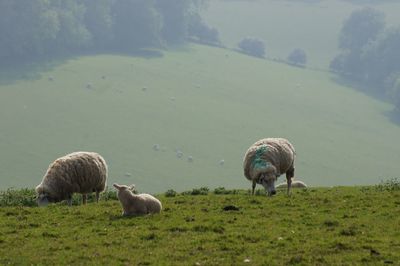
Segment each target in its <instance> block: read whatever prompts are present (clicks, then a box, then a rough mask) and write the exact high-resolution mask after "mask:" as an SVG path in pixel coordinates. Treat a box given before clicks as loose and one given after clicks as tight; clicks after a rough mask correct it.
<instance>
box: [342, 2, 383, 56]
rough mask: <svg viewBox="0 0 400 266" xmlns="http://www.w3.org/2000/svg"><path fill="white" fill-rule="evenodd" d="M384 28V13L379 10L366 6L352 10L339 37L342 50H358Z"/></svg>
mask: <svg viewBox="0 0 400 266" xmlns="http://www.w3.org/2000/svg"><path fill="white" fill-rule="evenodd" d="M384 28H385V15H384V13H382V12H381V11H378V10H376V9H373V8H370V7H366V8H363V9H360V10H356V11H353V12H352V13H351V15H350V17H349V18H348V19H347V20H346V21H345V22H344V24H343V27H342V30H341V32H340V37H339V48H340V49H342V50H350V51H360V50H362V48H363V47H364V46H365V45H366V44H367V43H368V42H370V41H373V40H375V39H376V38H377V37H378V35H379V33H381V32H382V31H383V29H384Z"/></svg>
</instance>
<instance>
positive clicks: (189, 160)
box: [187, 155, 193, 163]
mask: <svg viewBox="0 0 400 266" xmlns="http://www.w3.org/2000/svg"><path fill="white" fill-rule="evenodd" d="M187 160H188V162H189V163H192V162H193V156H191V155H189V156H188V158H187Z"/></svg>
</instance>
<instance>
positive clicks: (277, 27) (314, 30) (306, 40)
mask: <svg viewBox="0 0 400 266" xmlns="http://www.w3.org/2000/svg"><path fill="white" fill-rule="evenodd" d="M359 2H360V4H357V5H356V4H352V3H349V2H348V1H338V0H321V1H301V0H300V1H299V0H296V1H290V0H288V1H276V0H255V1H240V0H239V1H209V5H208V8H207V9H206V10H205V11H204V12H203V16H204V17H205V19H206V21H207V22H208V24H210V25H212V26H213V27H216V28H217V29H218V31H219V33H220V36H221V41H222V42H223V43H224V44H225V45H227V46H229V47H237V44H238V43H239V41H240V40H241V39H243V38H245V37H247V36H252V37H257V38H260V39H262V40H263V41H265V44H266V53H267V56H268V57H271V58H274V57H278V58H283V59H286V58H287V56H288V55H289V53H290V52H291V51H292V50H293V49H295V48H301V49H304V50H305V51H306V53H307V57H308V63H307V64H308V65H309V66H312V67H318V68H323V69H328V66H329V63H330V61H331V60H332V59H333V58H334V56H335V55H336V54H337V46H338V37H339V33H340V30H341V28H342V25H343V21H344V20H345V19H347V18H348V17H349V16H350V14H351V12H352V11H354V10H356V9H360V8H362V7H363V6H373V8H376V9H378V10H380V11H382V12H384V13H385V14H386V18H387V19H386V20H387V24H388V25H389V26H399V25H400V19H399V18H400V17H399V16H398V10H399V8H400V3H399V2H398V1H397V2H396V1H375V3H371V2H372V1H359ZM378 2H383V3H379V4H377V3H378Z"/></svg>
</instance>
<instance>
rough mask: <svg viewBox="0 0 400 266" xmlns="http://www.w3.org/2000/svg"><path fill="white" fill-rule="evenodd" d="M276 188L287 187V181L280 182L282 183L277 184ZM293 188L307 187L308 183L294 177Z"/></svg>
mask: <svg viewBox="0 0 400 266" xmlns="http://www.w3.org/2000/svg"><path fill="white" fill-rule="evenodd" d="M276 188H278V189H279V188H281V189H283V188H287V183H280V184H278V185H276ZM291 188H307V185H306V184H305V183H304V182H302V181H300V180H294V179H292V185H291Z"/></svg>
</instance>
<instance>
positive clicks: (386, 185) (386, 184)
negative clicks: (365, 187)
mask: <svg viewBox="0 0 400 266" xmlns="http://www.w3.org/2000/svg"><path fill="white" fill-rule="evenodd" d="M375 189H376V190H377V191H397V190H400V179H399V178H391V179H388V180H385V181H384V180H382V181H381V183H379V184H378V185H375Z"/></svg>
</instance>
